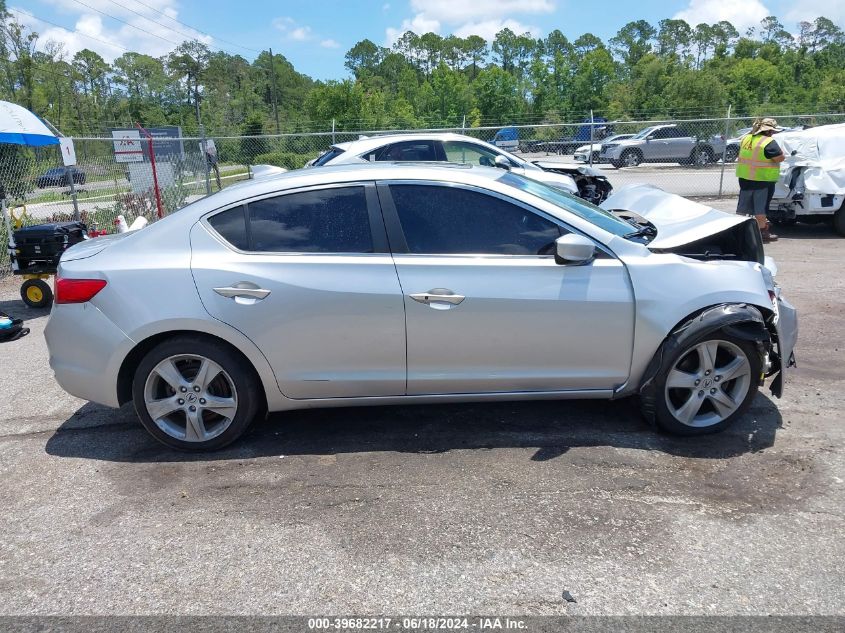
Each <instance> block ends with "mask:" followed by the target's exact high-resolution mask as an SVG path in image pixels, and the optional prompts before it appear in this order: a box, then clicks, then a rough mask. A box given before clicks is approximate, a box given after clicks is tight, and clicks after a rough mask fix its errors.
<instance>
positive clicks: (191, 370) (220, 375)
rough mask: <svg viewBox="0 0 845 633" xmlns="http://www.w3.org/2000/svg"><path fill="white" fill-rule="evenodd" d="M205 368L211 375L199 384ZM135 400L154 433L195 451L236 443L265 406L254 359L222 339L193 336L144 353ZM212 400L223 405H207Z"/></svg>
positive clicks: (172, 444) (134, 387) (146, 425)
mask: <svg viewBox="0 0 845 633" xmlns="http://www.w3.org/2000/svg"><path fill="white" fill-rule="evenodd" d="M200 373H204V374H205V378H204V379H201V380H200V381H199V384H194V379H195V378H196V377H197V375H198V374H200ZM132 399H133V402H134V404H135V411H136V412H137V414H138V417H139V418H140V420H141V424H143V425H144V428H146V429H147V431H148V432H149V433H150V435H152V436H153V437H154V438H155V439H157V440H158V441H159V442H161V443H162V444H165V445H167V446H169V447H171V448H175V449H178V450H182V451H190V452H200V451H213V450H217V449H220V448H223V447H224V446H226V445H228V444H231V443H232V442H234V441H235V440H236V439H238V438H239V437H241V436H242V435H243V434H244V433H246V431H247V430H248V429H249V427H250V425H251V424H252V422H253V421H254V420H255V418H256V416H257V415H258V412H259V411H260V410H262V409H263V394H262V391H261V388H260V383H259V378H258V376H257V375H256V373H255V370H254V369H253V368H252V367H251V366H250V364H249V363H248V362H247V361H246V360H245V359H244V358H243V357H242V356H240V355H239V354H237V353H236V352H234V351H232V350H231V349H230V348H229V347H228V346H226V345H224V344H222V343H219V342H217V341H213V340H209V339H206V338H203V337H200V336H190V335H186V336H177V337H175V338H173V339H170V340H166V341H164V342H162V343H160V344H159V345H156V346H155V347H154V348H153V349H151V350H150V351H149V352H148V353H147V355H146V356H144V358H143V359H142V360H141V362H140V363H139V364H138V368H137V369H136V371H135V376H134V378H133V380H132ZM212 399H214V400H215V404H217V405H218V406H215V407H211V406H204V405H206V404H207V403H209V402H211V401H212ZM152 407H156V408H152ZM189 419H191V420H193V421H194V423H193V424H189Z"/></svg>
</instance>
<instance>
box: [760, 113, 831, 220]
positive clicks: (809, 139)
mask: <svg viewBox="0 0 845 633" xmlns="http://www.w3.org/2000/svg"><path fill="white" fill-rule="evenodd" d="M776 140H777V142H778V145H780V146H781V148H782V149H783V152H784V154H786V160H785V161H783V162H782V163H781V166H780V178H779V179H778V182H777V184H776V185H775V194H774V196H773V197H772V202H771V204H770V205H769V210H768V213H767V215H768V217H769V219H770V220H771V221H772V222H774V223H776V224H794V223H795V222H808V223H816V222H832V223H833V228H834V229H835V230H836V232H837V233H839V234H840V235H843V236H845V124H836V125H822V126H819V127H814V128H809V129H806V130H797V131H793V132H783V133H781V134H778V135H777V138H776Z"/></svg>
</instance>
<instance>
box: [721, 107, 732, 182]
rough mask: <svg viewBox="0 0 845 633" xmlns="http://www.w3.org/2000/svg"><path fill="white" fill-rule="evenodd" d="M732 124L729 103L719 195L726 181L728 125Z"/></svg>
mask: <svg viewBox="0 0 845 633" xmlns="http://www.w3.org/2000/svg"><path fill="white" fill-rule="evenodd" d="M730 124H731V104H730V103H729V104H728V118H726V119H725V146H724V147H723V148H722V171H721V172H720V173H719V197H720V198H721V197H722V190H723V185H724V182H725V162H727V161H726V160H725V158H727V155H728V133H729V132H728V126H730Z"/></svg>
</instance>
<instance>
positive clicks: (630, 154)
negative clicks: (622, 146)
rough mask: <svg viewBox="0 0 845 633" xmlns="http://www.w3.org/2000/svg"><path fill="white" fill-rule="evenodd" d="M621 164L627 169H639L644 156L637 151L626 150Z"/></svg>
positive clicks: (621, 157)
mask: <svg viewBox="0 0 845 633" xmlns="http://www.w3.org/2000/svg"><path fill="white" fill-rule="evenodd" d="M620 159H621V160H620V162H621V163H622V164H623V165H624V166H625V167H637V166H639V164H640V163H642V162H643V155H642V154H640V152H639V151H637V150H635V149H626V150H625V151H624V152H622V156H620Z"/></svg>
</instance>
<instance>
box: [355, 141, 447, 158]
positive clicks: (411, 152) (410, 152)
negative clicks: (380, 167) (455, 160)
mask: <svg viewBox="0 0 845 633" xmlns="http://www.w3.org/2000/svg"><path fill="white" fill-rule="evenodd" d="M435 145H436V144H435V142H434V141H400V142H398V143H391V144H390V145H385V146H384V147H382V148H380V149H378V150H376V151H375V152H371V153H370V154H374V156H375V160H377V161H400V162H405V161H417V162H433V161H438V160H442V159H441V158H438V152H437V148H436V147H435ZM368 156H369V155H368ZM369 160H373V158H372V157H369Z"/></svg>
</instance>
